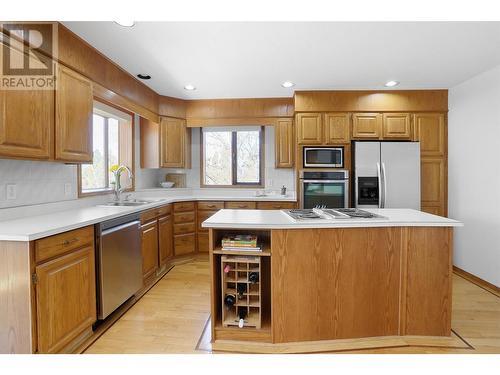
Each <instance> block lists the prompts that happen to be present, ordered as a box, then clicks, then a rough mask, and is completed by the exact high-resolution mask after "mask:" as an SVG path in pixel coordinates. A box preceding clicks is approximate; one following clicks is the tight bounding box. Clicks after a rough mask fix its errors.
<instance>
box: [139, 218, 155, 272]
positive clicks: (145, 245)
mask: <svg viewBox="0 0 500 375" xmlns="http://www.w3.org/2000/svg"><path fill="white" fill-rule="evenodd" d="M141 243H142V277H143V279H144V280H147V279H148V278H149V277H151V276H153V275H154V274H155V272H156V270H157V268H158V258H159V256H158V222H157V221H156V220H154V221H151V222H149V223H146V224H143V225H142V226H141Z"/></svg>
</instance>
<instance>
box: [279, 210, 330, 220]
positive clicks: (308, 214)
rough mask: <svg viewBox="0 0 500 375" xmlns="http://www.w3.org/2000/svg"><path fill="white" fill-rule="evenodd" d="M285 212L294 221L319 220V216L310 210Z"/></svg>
mask: <svg viewBox="0 0 500 375" xmlns="http://www.w3.org/2000/svg"><path fill="white" fill-rule="evenodd" d="M285 212H286V213H287V214H288V215H290V216H291V217H293V218H294V219H296V220H304V219H321V216H319V215H318V214H317V213H316V212H314V211H313V210H312V209H295V210H288V211H285Z"/></svg>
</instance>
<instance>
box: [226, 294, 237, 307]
mask: <svg viewBox="0 0 500 375" xmlns="http://www.w3.org/2000/svg"><path fill="white" fill-rule="evenodd" d="M235 303H236V297H235V296H234V294H226V296H225V297H224V305H226V307H227V308H228V309H229V308H231V307H233V306H234V304H235Z"/></svg>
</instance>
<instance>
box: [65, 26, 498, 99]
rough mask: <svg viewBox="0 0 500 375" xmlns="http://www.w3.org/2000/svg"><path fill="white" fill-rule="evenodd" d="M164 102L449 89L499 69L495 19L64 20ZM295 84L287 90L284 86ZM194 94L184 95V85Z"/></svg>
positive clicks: (187, 92) (186, 92) (186, 93)
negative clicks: (388, 87) (388, 86)
mask: <svg viewBox="0 0 500 375" xmlns="http://www.w3.org/2000/svg"><path fill="white" fill-rule="evenodd" d="M64 25H66V26H67V27H69V28H70V29H71V30H72V31H73V32H75V33H76V34H78V35H80V36H81V37H82V38H83V39H85V40H86V41H88V42H89V43H90V44H92V45H93V46H94V47H96V48H97V49H98V50H100V51H101V52H102V53H104V54H105V55H106V56H108V57H109V58H111V59H112V60H113V61H115V62H116V63H117V64H118V65H120V66H121V67H123V68H124V69H125V70H127V71H128V72H130V73H131V74H133V75H134V76H135V75H136V74H138V73H144V74H150V75H151V76H152V79H151V80H149V81H142V82H145V83H146V84H147V85H148V86H150V87H151V88H152V89H153V90H155V91H156V92H158V93H159V94H162V95H168V96H175V97H179V98H185V99H207V98H245V97H247V98H249V97H252V98H253V97H283V96H291V95H293V90H294V89H296V90H308V89H311V90H325V89H354V90H356V89H383V88H384V86H383V84H384V83H385V82H386V81H388V80H397V81H400V82H401V84H400V85H399V86H398V87H397V88H398V89H423V88H449V87H453V86H454V85H456V84H458V83H460V82H463V81H465V80H467V79H468V78H470V77H473V76H474V75H476V74H478V73H481V72H483V71H485V70H488V69H490V68H492V67H494V66H495V65H498V64H500V22H489V23H488V22H479V23H477V22H463V23H462V22H461V23H457V22H432V23H427V22H420V23H419V22H399V23H389V22H378V23H376V22H347V23H340V22H323V23H321V22H315V23H304V22H299V23H289V22H288V23H285V22H267V23H265V22H261V23H259V22H248V23H239V22H238V23H237V22H234V23H221V22H202V23H193V22H137V23H136V25H135V26H134V27H132V28H125V27H121V26H119V25H117V24H115V23H114V22H64ZM286 80H290V81H292V82H295V83H296V86H295V87H294V88H292V89H285V88H283V87H281V83H282V82H283V81H286ZM188 83H189V84H193V85H195V86H196V87H197V90H196V91H192V92H189V91H186V90H184V88H183V87H184V86H185V85H186V84H188Z"/></svg>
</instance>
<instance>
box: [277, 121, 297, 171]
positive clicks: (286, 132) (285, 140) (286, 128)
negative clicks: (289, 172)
mask: <svg viewBox="0 0 500 375" xmlns="http://www.w3.org/2000/svg"><path fill="white" fill-rule="evenodd" d="M274 137H275V153H276V168H292V167H293V154H294V149H295V147H294V142H293V120H291V119H286V120H278V121H277V123H276V126H275V127H274Z"/></svg>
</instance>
